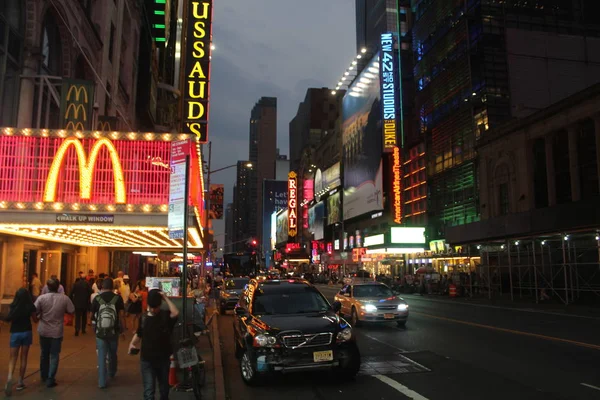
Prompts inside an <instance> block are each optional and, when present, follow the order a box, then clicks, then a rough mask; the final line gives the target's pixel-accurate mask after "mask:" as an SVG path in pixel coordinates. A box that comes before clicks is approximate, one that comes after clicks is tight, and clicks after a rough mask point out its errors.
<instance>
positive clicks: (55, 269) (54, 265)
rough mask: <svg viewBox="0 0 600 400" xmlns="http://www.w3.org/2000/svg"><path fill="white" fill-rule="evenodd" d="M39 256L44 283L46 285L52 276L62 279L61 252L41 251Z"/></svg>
mask: <svg viewBox="0 0 600 400" xmlns="http://www.w3.org/2000/svg"><path fill="white" fill-rule="evenodd" d="M38 255H39V260H38V265H39V266H40V279H41V280H42V283H44V284H45V282H46V281H47V280H48V279H50V277H51V276H52V275H56V276H57V277H60V275H61V274H60V269H61V268H60V264H61V262H60V258H61V257H60V251H50V250H40V251H39V252H38ZM61 283H62V281H61Z"/></svg>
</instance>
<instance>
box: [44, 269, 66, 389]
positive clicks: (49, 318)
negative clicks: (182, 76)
mask: <svg viewBox="0 0 600 400" xmlns="http://www.w3.org/2000/svg"><path fill="white" fill-rule="evenodd" d="M46 287H47V288H48V293H47V294H42V295H41V296H40V297H38V298H37V300H36V301H35V308H36V310H37V315H38V318H39V320H40V323H39V325H38V333H39V334H40V347H41V355H40V374H41V377H42V382H46V386H47V387H49V388H51V387H54V386H56V385H57V384H56V373H57V372H58V360H59V357H60V350H61V347H62V340H63V333H64V328H63V323H64V317H65V314H73V313H74V312H75V306H74V305H73V302H72V301H71V299H70V298H69V297H68V296H65V295H64V294H60V293H58V288H59V283H58V281H57V280H56V279H49V280H48V282H47V283H46Z"/></svg>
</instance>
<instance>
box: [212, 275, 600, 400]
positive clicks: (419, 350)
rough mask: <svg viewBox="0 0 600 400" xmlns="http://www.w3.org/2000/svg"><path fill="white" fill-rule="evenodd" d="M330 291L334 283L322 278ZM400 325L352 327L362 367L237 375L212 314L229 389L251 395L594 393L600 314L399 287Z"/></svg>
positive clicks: (228, 335)
mask: <svg viewBox="0 0 600 400" xmlns="http://www.w3.org/2000/svg"><path fill="white" fill-rule="evenodd" d="M319 289H320V290H321V291H322V292H323V294H324V295H325V296H326V297H327V298H328V299H330V301H332V300H333V296H334V294H335V292H336V289H339V287H327V286H319ZM405 299H406V301H407V302H408V304H409V306H410V316H409V320H408V323H407V325H406V328H404V329H402V328H397V327H396V325H395V324H389V325H387V324H386V325H376V326H364V327H359V328H355V332H356V335H357V340H358V343H359V347H360V350H361V355H362V370H361V373H360V374H359V376H358V377H357V378H356V380H355V381H354V382H343V383H340V382H336V381H334V380H333V379H331V378H330V377H329V376H328V375H327V374H324V373H320V374H293V375H285V376H280V377H278V378H277V379H274V380H273V381H271V382H269V383H268V384H265V385H263V386H260V387H254V388H250V387H247V386H245V385H244V383H243V382H242V379H241V377H240V372H239V364H238V362H237V360H236V359H235V358H234V356H233V330H232V323H233V316H232V315H231V312H228V314H227V315H226V316H221V317H220V318H219V324H220V332H221V337H222V347H223V365H224V368H225V379H226V390H227V394H228V396H229V398H230V399H231V400H246V399H248V400H251V399H261V400H263V399H264V400H267V399H290V400H291V399H302V400H312V399H323V400H325V399H327V400H334V399H340V400H341V399H343V400H348V399H370V400H371V399H373V400H375V399H378V400H386V399H410V398H412V399H416V400H438V399H439V400H442V399H444V400H447V399H448V398H451V399H454V398H455V399H474V400H475V399H477V400H481V399H486V400H495V399H498V400H500V399H502V400H505V399H507V398H508V399H527V400H537V399H539V400H549V399H569V400H572V399H590V400H591V399H596V400H598V399H600V362H599V361H600V318H594V317H578V316H570V315H561V314H554V313H548V312H538V311H536V310H531V309H529V310H521V311H519V310H514V309H507V308H502V307H491V306H481V305H471V304H463V303H458V302H450V301H447V300H444V299H440V298H439V297H421V296H414V295H408V296H406V297H405Z"/></svg>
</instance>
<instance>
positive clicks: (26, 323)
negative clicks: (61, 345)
mask: <svg viewBox="0 0 600 400" xmlns="http://www.w3.org/2000/svg"><path fill="white" fill-rule="evenodd" d="M35 311H36V310H35V306H34V305H33V301H32V300H31V296H30V295H29V292H28V291H27V290H26V289H24V288H21V289H19V290H17V293H16V294H15V298H14V299H13V301H12V303H11V304H10V311H9V313H8V316H7V317H6V321H10V322H11V325H10V359H9V361H8V379H7V380H6V386H5V387H4V394H6V396H11V395H12V384H13V373H14V371H15V367H16V366H17V359H18V358H19V352H20V353H21V367H20V369H19V383H17V387H16V389H17V390H23V389H25V383H24V380H25V371H26V370H27V357H28V355H29V347H30V346H31V344H32V343H33V327H32V325H31V320H32V319H33V320H34V321H35V322H37V316H36V313H35Z"/></svg>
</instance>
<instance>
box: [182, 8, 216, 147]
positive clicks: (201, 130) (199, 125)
mask: <svg viewBox="0 0 600 400" xmlns="http://www.w3.org/2000/svg"><path fill="white" fill-rule="evenodd" d="M187 9H188V10H187V18H186V20H187V28H186V32H187V35H186V39H185V42H186V43H185V49H186V50H185V69H184V73H185V78H184V89H183V92H184V95H183V114H184V115H183V119H184V121H183V132H184V133H191V134H194V135H196V136H197V137H198V138H199V141H200V142H201V143H206V142H207V141H208V101H209V93H210V87H209V86H210V57H211V56H210V53H211V40H212V37H211V36H212V33H211V32H212V29H211V27H212V0H203V1H191V2H190V3H189V4H188V5H187Z"/></svg>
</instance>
